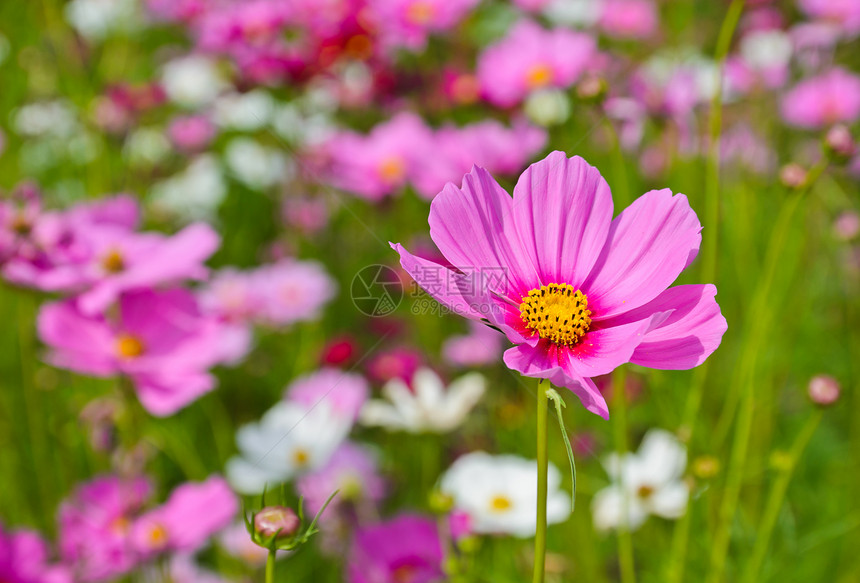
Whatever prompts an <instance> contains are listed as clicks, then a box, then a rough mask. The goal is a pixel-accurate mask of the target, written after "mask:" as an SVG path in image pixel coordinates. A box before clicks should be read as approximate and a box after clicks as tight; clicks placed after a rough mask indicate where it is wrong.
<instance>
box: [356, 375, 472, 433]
mask: <svg viewBox="0 0 860 583" xmlns="http://www.w3.org/2000/svg"><path fill="white" fill-rule="evenodd" d="M485 386H486V379H485V378H484V376H483V375H481V374H480V373H476V372H472V373H469V374H466V375H463V376H461V377H460V378H458V379H457V380H455V381H454V382H452V383H451V384H450V385H448V387H447V389H446V388H445V385H444V383H443V382H442V379H440V378H439V376H438V375H437V374H436V373H435V372H433V371H432V370H430V369H429V368H421V369H418V371H417V372H416V373H415V376H414V377H413V378H412V389H411V390H410V388H409V387H408V386H406V383H404V382H403V381H402V380H400V379H392V380H390V381H388V383H387V384H386V385H385V386H384V387H383V388H382V393H383V395H384V396H385V398H386V399H387V400H380V399H374V400H371V401H368V402H367V403H365V404H364V407H363V408H362V410H361V414H360V417H359V419H360V420H361V422H362V423H363V424H364V425H378V426H382V427H385V428H386V429H389V430H392V431H409V432H411V433H421V432H425V431H426V432H435V433H444V432H447V431H451V430H453V429H455V428H457V427H459V426H460V424H461V423H463V420H464V419H465V418H466V415H468V414H469V411H471V410H472V407H474V406H475V403H477V402H478V400H479V399H480V398H481V396H482V395H483V394H484V388H485Z"/></svg>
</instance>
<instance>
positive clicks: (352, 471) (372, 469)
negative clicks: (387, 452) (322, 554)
mask: <svg viewBox="0 0 860 583" xmlns="http://www.w3.org/2000/svg"><path fill="white" fill-rule="evenodd" d="M296 490H297V492H298V493H299V495H300V496H303V497H304V503H305V514H306V515H308V516H314V515H316V513H317V512H319V511H320V509H322V507H323V504H325V502H326V500H328V497H329V496H331V495H332V493H334V491H335V490H340V492H339V493H338V495H337V496H335V498H334V499H333V500H332V502H331V504H330V505H329V506H328V509H327V510H326V512H325V513H324V514H323V516H322V520H324V521H325V519H326V517H327V516H331V515H332V514H334V513H335V512H336V511H337V509H338V508H339V507H341V506H342V505H343V504H345V503H350V504H356V505H362V504H368V503H370V504H375V503H376V502H379V501H380V500H382V498H383V496H385V480H384V479H383V478H382V476H380V475H379V468H378V463H377V459H376V455H375V454H374V452H373V450H371V449H370V448H368V447H366V446H363V445H360V444H357V443H352V442H350V441H345V442H343V443H342V444H341V445H340V446H339V447H338V449H337V450H336V451H335V452H334V453H333V454H332V456H331V458H330V459H329V461H328V463H327V464H326V465H325V466H324V467H322V468H321V469H319V470H316V471H314V472H311V473H309V474H305V475H303V476H301V477H299V479H298V480H297V481H296Z"/></svg>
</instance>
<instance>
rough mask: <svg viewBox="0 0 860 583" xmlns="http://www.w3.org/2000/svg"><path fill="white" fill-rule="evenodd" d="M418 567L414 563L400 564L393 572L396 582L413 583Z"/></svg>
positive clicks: (392, 576)
mask: <svg viewBox="0 0 860 583" xmlns="http://www.w3.org/2000/svg"><path fill="white" fill-rule="evenodd" d="M417 572H418V569H417V568H416V567H415V566H414V565H400V566H399V567H396V568H395V569H394V571H392V572H391V580H392V581H394V583H411V582H412V581H414V580H415V575H416V573H417Z"/></svg>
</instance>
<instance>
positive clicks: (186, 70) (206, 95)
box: [161, 55, 227, 108]
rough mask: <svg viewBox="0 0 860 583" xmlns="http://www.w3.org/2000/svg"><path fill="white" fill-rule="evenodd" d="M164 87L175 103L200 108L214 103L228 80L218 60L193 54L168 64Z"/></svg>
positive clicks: (165, 71) (162, 74)
mask: <svg viewBox="0 0 860 583" xmlns="http://www.w3.org/2000/svg"><path fill="white" fill-rule="evenodd" d="M161 86H162V87H163V88H164V91H165V93H167V97H168V98H170V100H171V101H173V102H174V103H178V104H179V105H182V106H184V107H189V108H197V107H201V106H204V105H208V104H209V103H212V101H214V100H215V98H216V97H218V95H219V94H220V93H221V92H222V91H223V90H224V88H225V87H226V86H227V82H226V81H225V80H224V77H223V75H221V72H220V71H219V70H218V65H217V63H215V61H213V60H212V59H210V58H208V57H204V56H202V55H189V56H186V57H179V58H177V59H174V60H172V61H170V62H168V63H166V64H165V65H164V67H163V68H162V70H161Z"/></svg>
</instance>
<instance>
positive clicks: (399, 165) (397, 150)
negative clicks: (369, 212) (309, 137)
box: [326, 113, 432, 201]
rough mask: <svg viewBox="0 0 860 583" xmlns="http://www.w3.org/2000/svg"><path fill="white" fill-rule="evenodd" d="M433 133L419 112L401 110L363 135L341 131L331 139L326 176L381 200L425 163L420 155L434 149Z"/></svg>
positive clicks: (368, 197) (403, 183)
mask: <svg viewBox="0 0 860 583" xmlns="http://www.w3.org/2000/svg"><path fill="white" fill-rule="evenodd" d="M431 144H432V132H431V131H430V128H428V127H427V126H426V125H425V124H424V121H423V120H422V119H421V118H420V117H418V116H417V115H414V114H411V113H401V114H398V115H396V116H394V117H393V118H391V119H390V120H388V121H386V122H384V123H381V124H379V125H377V126H376V127H374V128H373V130H372V131H371V132H370V133H369V134H367V135H365V136H363V135H359V134H355V133H352V132H341V133H340V134H337V135H335V136H334V137H333V138H331V139H330V140H329V143H328V151H329V154H330V156H331V161H330V167H329V169H328V172H327V173H326V176H327V177H328V181H329V182H331V183H332V184H333V185H334V186H336V187H338V188H341V189H343V190H346V191H348V192H352V193H355V194H357V195H358V196H360V197H362V198H365V199H367V200H370V201H378V200H380V199H382V198H384V197H385V196H387V195H390V194H394V193H396V192H398V191H399V190H400V189H401V188H403V187H404V186H405V185H406V182H407V180H408V178H409V176H410V175H411V173H412V171H413V169H414V168H415V167H416V165H417V164H419V163H420V162H421V160H419V157H418V154H419V153H425V152H428V151H430V150H431V149H432V146H431Z"/></svg>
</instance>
